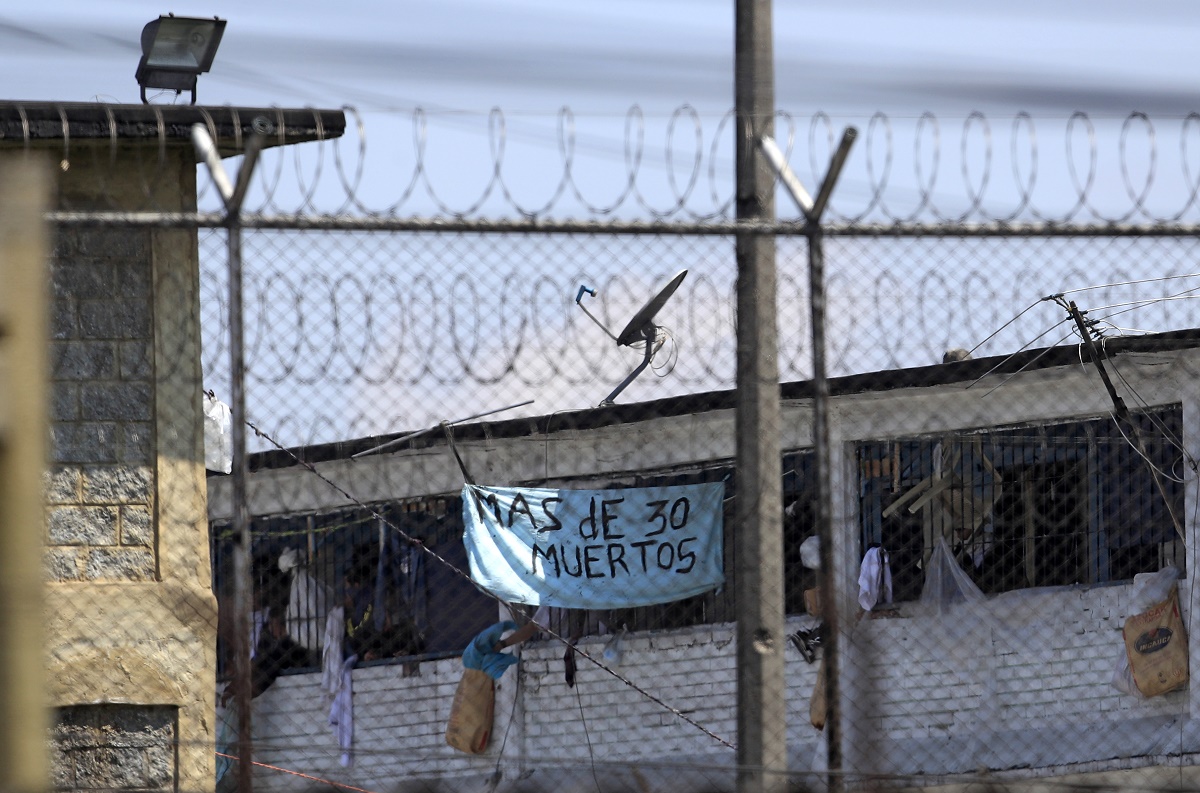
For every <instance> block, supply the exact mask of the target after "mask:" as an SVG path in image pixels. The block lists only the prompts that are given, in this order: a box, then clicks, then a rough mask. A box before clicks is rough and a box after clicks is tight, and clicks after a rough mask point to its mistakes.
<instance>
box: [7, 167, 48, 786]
mask: <svg viewBox="0 0 1200 793" xmlns="http://www.w3.org/2000/svg"><path fill="white" fill-rule="evenodd" d="M49 192H50V190H49V176H48V174H47V170H46V168H45V163H43V162H42V161H41V160H38V159H35V158H27V159H21V160H14V161H12V162H9V163H7V164H6V165H5V166H4V167H3V168H2V169H0V777H2V778H0V787H3V788H4V790H6V791H12V793H43V791H46V790H48V789H49V784H48V782H49V775H48V769H49V759H48V756H47V752H46V743H47V734H48V733H47V728H48V726H49V719H48V711H47V708H46V704H47V703H46V700H45V696H46V688H45V680H44V677H43V675H44V674H45V669H46V662H45V659H44V653H45V643H44V640H43V617H42V587H43V586H44V582H43V580H42V570H43V565H42V539H43V535H44V533H45V532H44V528H43V525H44V507H43V504H42V475H43V472H44V471H45V470H46V422H47V415H46V403H47V401H48V399H47V390H48V389H47V366H46V347H47V344H48V341H49V324H48V321H47V313H46V303H47V299H46V295H47V291H48V288H47V277H46V253H47V250H48V246H47V243H46V230H45V224H44V223H43V219H42V213H43V212H45V210H46V205H47V201H48V196H49Z"/></svg>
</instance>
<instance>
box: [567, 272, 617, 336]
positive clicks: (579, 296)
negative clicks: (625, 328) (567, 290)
mask: <svg viewBox="0 0 1200 793" xmlns="http://www.w3.org/2000/svg"><path fill="white" fill-rule="evenodd" d="M584 292H587V293H588V294H589V295H591V296H592V297H595V296H596V290H595V289H592V288H591V287H590V286H588V285H587V284H580V285H579V291H578V292H576V293H575V305H577V306H579V307H580V308H581V309H583V313H584V314H587V315H588V319H590V320H591V321H592V322H595V323H596V324H597V325H599V326H600V330H602V331H604V332H605V333H606V334H608V338H610V339H612V340H613V341H616V340H617V337H616V336H614V335H613V334H612V331H611V330H609V329H608V328H606V327H605V326H604V323H603V322H601V321H600V320H598V319H596V316H595V315H594V314H592V312H590V311H588V310H587V306H585V305H584V304H583V293H584Z"/></svg>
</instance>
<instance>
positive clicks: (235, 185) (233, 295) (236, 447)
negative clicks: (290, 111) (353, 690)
mask: <svg viewBox="0 0 1200 793" xmlns="http://www.w3.org/2000/svg"><path fill="white" fill-rule="evenodd" d="M254 128H255V130H256V131H255V133H254V134H253V135H252V136H251V137H250V139H249V140H248V141H247V143H246V149H245V151H244V153H243V158H242V167H241V169H240V170H239V171H238V175H237V181H236V182H232V183H231V182H230V181H229V177H228V175H227V174H226V173H225V168H224V166H223V165H222V164H221V158H220V155H219V153H218V149H217V146H216V144H215V142H214V141H213V140H212V138H210V137H209V134H208V130H207V129H206V128H205V127H204V125H202V124H196V125H194V126H193V127H192V140H193V143H194V144H195V146H196V151H197V153H198V154H199V155H200V157H201V159H202V160H204V162H205V164H206V165H207V167H208V171H209V174H210V175H211V176H212V180H213V183H214V184H215V185H216V187H217V192H218V193H219V194H220V196H221V200H222V201H223V202H224V204H225V210H226V215H225V227H226V229H227V232H228V257H229V367H230V372H229V379H230V388H229V396H230V404H229V414H230V423H231V425H232V426H231V433H230V434H231V438H230V440H231V441H232V443H231V446H232V452H233V455H232V456H233V464H232V469H231V473H232V482H231V483H230V484H231V486H230V494H231V498H232V500H233V505H232V507H233V521H232V523H233V526H232V530H233V537H234V547H233V615H232V617H233V619H232V623H233V641H232V642H231V644H232V645H233V681H232V683H231V685H232V686H233V702H234V707H235V708H236V709H237V756H238V762H237V771H236V774H235V778H236V780H237V789H238V792H239V793H251V791H252V789H253V775H252V773H251V772H252V771H253V765H252V762H253V759H254V758H253V748H254V747H253V739H252V734H251V732H252V729H253V722H252V719H251V717H250V707H251V696H252V693H253V692H252V689H251V678H252V674H253V669H252V667H251V662H250V650H251V648H250V620H251V612H252V611H253V608H254V582H253V580H252V578H251V567H250V557H251V550H252V549H251V537H250V515H249V511H248V508H247V501H246V477H247V474H248V469H247V462H246V383H245V379H246V358H245V329H244V324H243V319H244V317H243V304H242V297H243V289H242V223H241V211H242V202H243V201H244V199H245V197H246V191H247V190H248V189H249V185H250V176H251V175H252V174H253V173H254V166H255V164H256V163H257V162H258V155H259V152H260V151H262V147H263V144H264V141H265V132H264V131H262V130H269V129H270V122H269V121H267V120H266V119H263V118H261V117H259V118H255V119H254Z"/></svg>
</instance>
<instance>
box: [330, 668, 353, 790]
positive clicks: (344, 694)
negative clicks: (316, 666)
mask: <svg viewBox="0 0 1200 793" xmlns="http://www.w3.org/2000/svg"><path fill="white" fill-rule="evenodd" d="M357 660H358V656H357V655H352V656H350V657H349V658H347V659H346V660H345V661H344V662H342V665H341V670H340V673H339V677H340V678H341V685H340V686H338V690H337V694H336V695H334V697H333V704H332V705H330V706H329V725H330V726H331V727H333V734H334V735H336V736H337V742H338V748H339V749H341V750H342V754H341V757H339V758H338V762H340V763H341V764H342V765H343V766H345V767H346V768H349V767H350V766H351V765H353V764H354V690H353V685H352V683H351V679H350V670H351V669H353V668H354V663H355V661H357Z"/></svg>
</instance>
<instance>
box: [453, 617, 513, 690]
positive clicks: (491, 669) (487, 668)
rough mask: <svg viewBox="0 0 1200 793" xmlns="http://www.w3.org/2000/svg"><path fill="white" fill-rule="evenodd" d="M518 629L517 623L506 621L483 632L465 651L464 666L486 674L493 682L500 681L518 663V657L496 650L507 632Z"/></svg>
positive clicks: (463, 656)
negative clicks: (506, 671)
mask: <svg viewBox="0 0 1200 793" xmlns="http://www.w3.org/2000/svg"><path fill="white" fill-rule="evenodd" d="M516 627H517V623H515V622H512V621H510V620H505V621H504V622H497V623H496V624H495V625H493V626H491V627H490V628H488V629H486V630H484V631H482V632H481V633H480V634H479V635H478V636H476V637H475V638H474V639H472V640H471V643H470V644H468V645H467V649H465V650H463V655H462V662H463V666H465V667H466V668H467V669H478V670H480V671H483V672H486V673H487V674H488V675H489V676H490V677H491V678H492V679H493V680H499V679H500V678H501V676H502V675H503V674H504V672H505V670H507V669H508V668H509V667H510V666H512V665H513V664H515V663H516V662H517V657H516V656H515V655H510V654H509V653H505V652H501V651H499V650H497V649H495V648H496V646H497V645H498V644H499V643H500V637H501V636H502V635H504V633H505V632H506V631H511V630H516Z"/></svg>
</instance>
